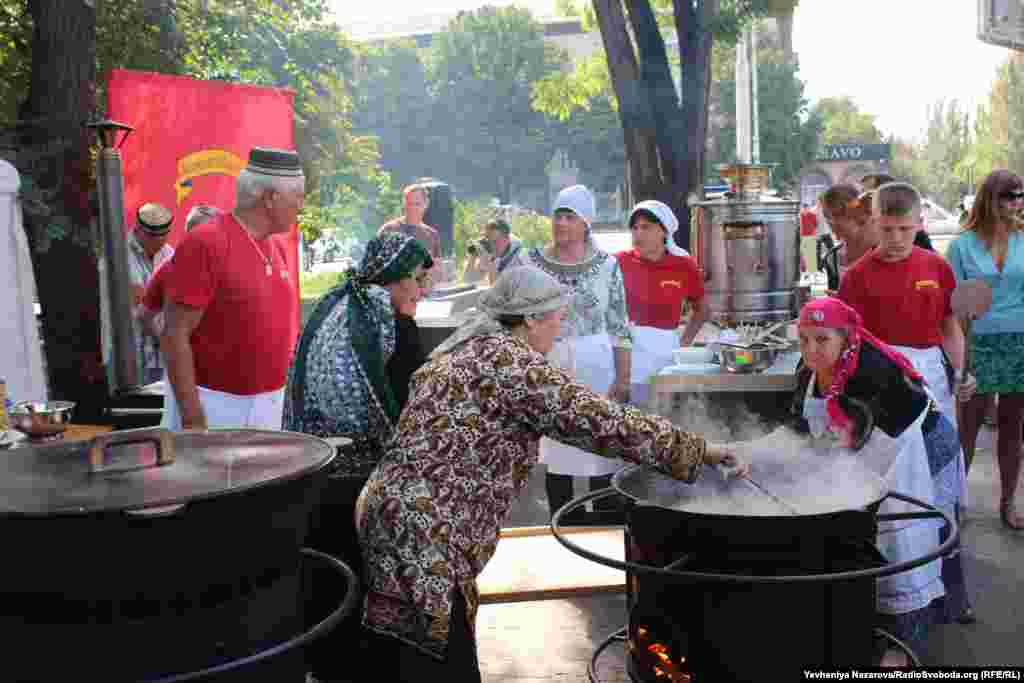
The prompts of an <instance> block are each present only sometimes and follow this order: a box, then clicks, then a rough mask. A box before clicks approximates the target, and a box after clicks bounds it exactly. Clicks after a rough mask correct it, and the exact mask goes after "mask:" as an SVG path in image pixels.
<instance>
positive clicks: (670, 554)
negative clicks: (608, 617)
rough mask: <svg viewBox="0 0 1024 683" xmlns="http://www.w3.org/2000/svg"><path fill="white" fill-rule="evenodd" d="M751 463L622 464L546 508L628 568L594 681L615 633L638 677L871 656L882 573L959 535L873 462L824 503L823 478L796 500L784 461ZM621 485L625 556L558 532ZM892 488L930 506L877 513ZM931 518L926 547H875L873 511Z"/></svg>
mask: <svg viewBox="0 0 1024 683" xmlns="http://www.w3.org/2000/svg"><path fill="white" fill-rule="evenodd" d="M757 465H758V463H756V462H755V463H753V471H752V475H751V476H752V479H753V480H754V481H756V482H757V483H755V484H752V483H751V482H749V481H739V482H737V481H728V480H727V479H726V478H725V477H724V475H723V474H722V473H720V472H718V471H717V470H711V469H708V468H706V469H705V471H704V473H703V475H702V477H701V479H700V480H698V482H697V483H696V484H694V485H688V484H685V483H682V482H677V481H674V480H672V479H670V478H668V477H666V476H665V475H662V474H660V473H657V472H655V471H653V470H651V469H648V468H644V467H637V466H634V467H629V468H626V469H624V470H622V471H621V472H619V473H618V474H617V475H616V476H615V477H614V478H613V483H612V488H610V489H605V490H603V491H597V492H594V493H590V494H588V495H585V496H582V497H580V498H577V499H576V500H574V501H572V502H570V503H569V504H568V505H566V506H565V507H563V508H562V509H561V510H559V511H558V512H557V513H556V514H555V515H554V516H553V517H552V520H551V527H552V531H553V532H554V535H555V537H556V538H557V539H558V540H559V542H561V543H562V544H563V545H564V546H566V547H567V548H568V549H569V550H570V551H572V552H574V553H576V554H578V555H581V556H582V557H585V558H587V559H590V560H592V561H595V562H598V563H600V564H604V565H606V566H610V567H615V568H618V569H623V570H625V571H626V581H627V584H626V585H627V591H626V595H627V606H628V610H629V614H628V625H627V627H626V628H625V629H623V630H622V631H619V632H618V633H616V634H612V636H610V637H609V638H608V639H607V640H605V642H604V643H602V644H601V646H600V647H598V649H597V650H596V651H595V653H594V658H593V662H592V665H591V669H590V680H591V681H593V682H595V683H596V682H597V681H598V678H597V676H596V673H595V671H596V666H595V665H596V661H597V659H598V657H599V656H600V654H601V652H602V651H603V650H604V649H605V648H606V647H607V646H608V645H609V644H610V643H611V642H614V641H615V640H625V641H626V644H627V650H628V656H627V669H628V671H629V675H630V678H631V680H632V681H634V682H635V683H681V682H684V681H685V682H687V683H692V682H701V683H703V682H705V681H708V682H714V683H725V682H731V681H744V682H745V681H771V680H792V678H793V676H794V675H795V673H796V672H799V671H800V670H802V669H804V668H808V667H825V666H828V667H852V666H866V665H870V664H872V663H873V662H874V661H876V660H877V656H876V652H875V650H876V635H883V636H887V635H888V634H884V633H882V632H880V631H878V630H877V629H875V628H874V624H875V601H876V587H875V586H876V579H878V578H879V577H882V576H889V575H892V574H898V573H900V572H904V571H907V570H909V569H913V568H914V567H917V566H920V565H923V564H926V563H928V562H930V561H932V560H934V559H936V558H939V557H941V556H944V555H945V554H947V553H948V552H949V551H950V549H951V548H952V547H953V544H954V543H956V539H957V537H958V535H959V532H958V530H957V528H956V525H955V523H954V522H953V521H952V520H951V519H950V518H949V517H947V516H946V515H944V514H943V513H942V512H940V511H938V510H936V509H935V508H933V507H931V506H929V505H927V504H926V503H924V502H922V501H919V500H916V499H914V498H911V497H909V496H905V495H902V494H899V493H894V492H888V491H886V488H885V485H884V482H882V480H881V479H880V478H878V477H877V475H874V473H873V472H871V471H869V470H867V468H863V471H862V472H860V473H859V474H856V473H855V474H854V475H853V476H854V477H855V478H857V484H858V486H857V487H854V489H859V490H860V492H861V494H862V496H863V500H862V501H861V502H860V504H853V503H851V498H850V495H849V494H847V495H845V496H843V497H840V498H837V499H836V500H835V502H834V503H833V504H831V505H830V504H827V503H823V502H822V500H821V499H820V498H824V497H827V496H828V495H829V493H830V492H824V493H823V494H822V496H820V497H819V499H817V500H814V501H810V500H805V501H803V502H805V503H807V505H806V506H805V507H802V506H801V502H800V501H799V500H796V501H794V499H793V498H792V494H793V492H794V491H795V490H796V489H794V488H793V487H792V483H793V482H791V481H787V480H786V477H787V476H789V475H787V474H786V473H785V472H784V471H782V470H780V469H777V468H776V469H774V470H773V468H772V467H770V466H768V467H763V468H761V469H760V470H759V469H758V467H757ZM850 472H852V470H851V471H850ZM847 474H849V473H847ZM787 484H788V485H789V486H790V488H789V489H787ZM773 488H774V490H775V492H776V493H779V492H780V491H781V492H782V495H779V496H778V497H776V496H774V495H773V494H772V489H773ZM725 493H728V496H729V497H731V498H732V499H731V500H730V499H728V498H723V494H725ZM616 494H621V495H623V496H624V497H625V498H626V499H627V501H628V502H627V509H626V530H625V543H626V548H625V558H626V561H625V562H619V561H617V560H612V559H610V558H607V557H602V556H600V555H596V554H595V553H592V552H590V551H587V550H586V549H584V548H581V547H579V546H577V545H575V544H574V543H572V542H571V541H569V540H568V539H566V538H565V537H564V536H563V535H562V534H561V532H560V526H561V519H562V516H563V515H564V514H566V513H568V512H570V511H571V510H573V509H575V508H577V507H579V506H581V505H583V504H585V503H586V502H588V501H591V500H596V499H598V498H602V497H606V496H611V495H616ZM886 499H889V500H895V501H902V502H903V503H902V504H909V505H910V506H913V507H916V508H921V509H923V510H924V511H918V512H897V513H890V514H879V513H878V509H879V507H880V506H881V505H882V502H883V501H884V500H886ZM902 504H901V505H902ZM936 518H937V519H943V520H945V523H946V524H948V525H950V528H951V533H950V535H949V539H947V541H946V542H945V543H943V544H941V545H940V546H938V547H937V548H936V549H935V550H934V551H933V552H930V553H928V554H926V555H923V556H921V557H919V558H914V559H912V560H908V561H906V562H902V563H898V564H889V563H888V562H887V561H886V559H885V558H884V557H883V556H882V555H881V554H880V553H879V551H878V550H877V549H876V548H875V545H874V543H875V537H876V534H877V532H878V528H879V524H880V523H893V522H900V521H901V520H921V519H936ZM888 637H889V638H890V639H891V636H888ZM893 640H894V639H893ZM897 642H898V641H897ZM909 654H910V655H911V658H912V659H914V655H913V653H909Z"/></svg>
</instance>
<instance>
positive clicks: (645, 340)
mask: <svg viewBox="0 0 1024 683" xmlns="http://www.w3.org/2000/svg"><path fill="white" fill-rule="evenodd" d="M632 333H633V360H632V365H631V368H632V370H631V375H632V379H631V381H632V386H631V387H630V401H629V402H630V403H631V404H632V405H634V406H637V407H638V408H640V409H641V410H646V409H647V400H648V399H649V398H650V396H651V380H652V379H654V378H655V377H656V376H657V374H658V373H659V372H661V371H662V370H663V369H664V368H667V367H668V366H670V365H672V363H673V359H672V352H673V351H674V350H676V349H678V348H679V333H678V332H676V331H675V330H663V329H660V328H657V327H633V328H632Z"/></svg>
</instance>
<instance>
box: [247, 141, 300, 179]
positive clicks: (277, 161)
mask: <svg viewBox="0 0 1024 683" xmlns="http://www.w3.org/2000/svg"><path fill="white" fill-rule="evenodd" d="M245 170H247V171H249V172H250V173H259V174H261V175H271V176H280V177H293V178H294V177H301V176H302V164H300V163H299V155H298V154H297V153H295V152H294V151H292V150H290V149H271V148H269V147H253V148H252V150H250V151H249V164H248V165H247V166H246V167H245Z"/></svg>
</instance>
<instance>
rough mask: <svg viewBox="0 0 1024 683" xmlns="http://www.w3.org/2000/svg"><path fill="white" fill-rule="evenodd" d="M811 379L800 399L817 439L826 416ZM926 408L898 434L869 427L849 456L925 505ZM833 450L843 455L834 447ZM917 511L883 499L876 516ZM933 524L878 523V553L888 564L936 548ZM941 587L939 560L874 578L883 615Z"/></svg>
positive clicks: (928, 485) (928, 597) (931, 500)
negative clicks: (867, 435)
mask: <svg viewBox="0 0 1024 683" xmlns="http://www.w3.org/2000/svg"><path fill="white" fill-rule="evenodd" d="M814 382H815V378H814V377H813V376H812V377H811V381H810V383H809V384H808V385H807V395H806V397H805V398H804V418H805V419H806V420H807V424H808V426H809V427H810V428H811V435H812V436H813V437H815V438H816V439H821V438H824V437H825V436H826V432H827V429H828V427H827V425H828V415H827V412H826V409H825V400H824V399H820V398H815V397H814V396H813V393H814V392H813V389H814ZM927 414H928V411H927V410H922V411H921V414H920V415H919V416H918V417H917V419H916V420H914V422H913V423H912V424H911V425H910V426H909V427H907V428H906V429H905V430H904V431H903V433H902V434H900V436H898V437H897V438H895V439H894V438H892V437H890V436H889V435H888V434H886V433H885V432H883V431H882V430H881V429H877V428H876V429H874V430H873V431H872V432H871V437H870V438H869V439H868V441H867V443H866V444H864V446H863V448H861V449H860V450H859V451H856V452H854V455H855V457H858V458H859V459H860V460H861V462H863V463H864V464H865V465H866V466H867V467H868V468H870V469H871V470H872V471H874V472H875V473H877V474H878V475H879V476H880V477H882V478H883V479H884V480H885V484H886V486H887V487H888V489H889V490H890V491H895V492H897V493H903V494H906V495H908V496H912V497H914V498H917V499H918V500H921V501H923V502H925V503H928V504H929V505H934V504H935V493H934V487H933V485H932V476H931V470H930V469H929V467H928V454H927V452H926V451H925V445H924V435H923V434H922V433H921V424H922V423H923V422H924V418H925V416H926V415H927ZM834 448H835V449H836V450H837V451H846V449H844V448H841V447H840V446H839V445H838V443H836V445H835V446H834ZM920 511H921V510H920V508H917V507H915V506H912V505H910V504H909V503H904V502H902V501H897V500H892V499H888V500H886V501H885V502H884V503H882V506H881V507H880V508H879V512H880V513H894V512H920ZM940 524H941V522H936V521H933V520H902V521H898V522H881V523H879V525H878V541H877V543H878V549H879V551H881V553H882V554H883V555H884V556H885V558H886V560H888V561H889V562H890V563H895V562H903V561H905V560H909V559H912V558H916V557H921V556H922V555H925V554H926V553H928V552H930V551H932V550H935V549H936V548H938V547H939V531H938V529H939V525H940ZM945 593H946V590H945V587H944V586H943V584H942V561H941V560H933V561H932V562H929V563H928V564H926V565H924V566H921V567H917V568H915V569H911V570H910V571H907V572H902V573H900V574H896V575H893V576H886V577H884V578H881V579H878V606H877V609H878V611H879V612H881V613H883V614H904V613H906V612H913V611H915V610H918V609H922V608H924V607H927V606H928V605H929V604H930V603H931V601H932V600H934V599H935V598H938V597H941V596H943V595H945Z"/></svg>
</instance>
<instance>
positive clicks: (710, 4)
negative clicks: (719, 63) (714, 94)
mask: <svg viewBox="0 0 1024 683" xmlns="http://www.w3.org/2000/svg"><path fill="white" fill-rule="evenodd" d="M718 3H719V0H703V1H701V2H698V3H697V6H694V3H692V2H690V1H689V0H673V6H674V9H675V22H676V33H677V34H678V36H679V56H680V61H681V62H682V67H681V68H682V69H683V76H684V77H683V78H682V98H681V103H680V105H681V109H682V119H683V123H684V126H685V129H686V132H687V135H686V136H685V148H684V149H685V154H684V156H685V158H686V176H685V177H684V178H681V179H680V182H679V183H678V184H677V185H676V188H675V189H676V194H675V196H674V197H673V199H674V202H673V203H672V204H671V206H672V208H673V209H674V210H675V211H676V215H677V216H679V230H678V231H677V232H676V235H675V237H676V242H677V243H678V244H679V245H680V246H682V247H683V248H689V243H690V210H689V206H688V204H687V197H688V196H689V195H691V194H695V195H696V196H697V197H698V198H703V196H704V151H705V149H706V142H707V131H708V101H709V100H708V93H709V91H710V87H709V85H710V80H711V79H710V75H711V46H712V43H713V42H714V38H713V37H712V35H711V31H709V30H708V28H707V27H708V26H709V24H710V21H709V20H710V19H711V18H712V17H713V16H714V15H715V14H716V13H717V12H718Z"/></svg>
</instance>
